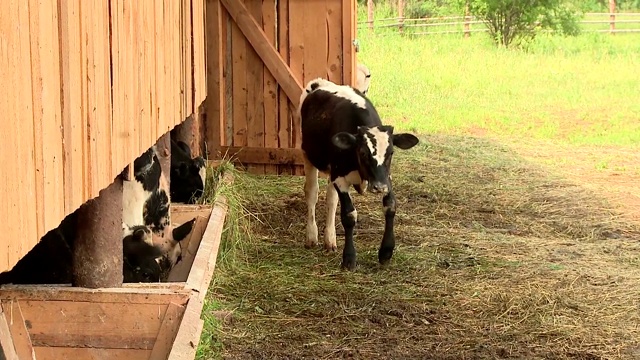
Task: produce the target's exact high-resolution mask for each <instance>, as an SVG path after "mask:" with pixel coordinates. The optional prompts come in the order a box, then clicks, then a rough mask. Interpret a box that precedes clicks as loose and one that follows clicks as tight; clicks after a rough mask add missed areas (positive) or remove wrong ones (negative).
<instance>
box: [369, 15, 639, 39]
mask: <svg viewBox="0 0 640 360" xmlns="http://www.w3.org/2000/svg"><path fill="white" fill-rule="evenodd" d="M370 18H371V19H372V20H367V21H360V22H358V28H361V29H366V28H368V29H369V30H372V31H373V30H374V29H376V30H378V29H390V30H398V31H401V32H403V33H407V34H411V35H441V34H463V35H464V36H469V35H470V34H471V33H475V32H487V31H488V30H487V28H486V27H485V25H484V23H483V22H482V21H481V20H478V19H476V18H475V17H473V16H440V17H432V18H419V19H411V18H404V17H402V16H398V17H391V18H382V19H374V18H373V15H370ZM578 23H579V25H580V28H581V30H582V31H583V32H600V33H611V34H614V33H640V13H587V14H585V18H584V19H582V20H580V21H579V22H578Z"/></svg>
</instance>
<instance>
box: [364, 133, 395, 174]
mask: <svg viewBox="0 0 640 360" xmlns="http://www.w3.org/2000/svg"><path fill="white" fill-rule="evenodd" d="M367 134H370V135H371V136H372V137H373V138H374V139H375V144H374V143H373V142H372V141H371V139H370V138H369V136H366V135H365V137H364V138H365V139H366V141H367V147H368V148H369V151H370V152H371V155H373V160H374V161H375V162H376V165H378V166H380V165H382V164H383V163H384V155H385V153H386V152H387V148H388V147H389V134H388V133H386V132H384V131H380V130H379V129H378V128H371V129H369V130H367Z"/></svg>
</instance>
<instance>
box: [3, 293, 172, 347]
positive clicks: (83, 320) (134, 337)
mask: <svg viewBox="0 0 640 360" xmlns="http://www.w3.org/2000/svg"><path fill="white" fill-rule="evenodd" d="M19 303H20V308H21V312H22V317H23V318H24V322H25V323H26V324H28V328H29V335H30V336H31V342H32V343H33V346H52V347H92V348H110V349H148V350H150V349H152V348H153V346H154V343H155V341H156V337H157V335H158V331H159V330H160V325H161V323H162V318H163V317H164V315H165V313H166V310H167V304H159V305H156V304H126V305H125V304H122V303H93V302H84V301H81V302H78V301H21V302H19ZM14 304H16V303H14ZM13 311H14V313H15V312H16V309H15V307H14V310H13ZM141 324H144V326H141Z"/></svg>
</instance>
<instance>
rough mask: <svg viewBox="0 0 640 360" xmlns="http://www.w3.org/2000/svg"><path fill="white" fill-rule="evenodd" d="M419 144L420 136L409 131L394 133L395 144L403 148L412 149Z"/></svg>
mask: <svg viewBox="0 0 640 360" xmlns="http://www.w3.org/2000/svg"><path fill="white" fill-rule="evenodd" d="M416 144H418V138H417V137H415V136H414V135H411V134H408V133H401V134H393V145H394V146H397V147H399V148H400V149H402V150H407V149H411V148H412V147H414V146H416Z"/></svg>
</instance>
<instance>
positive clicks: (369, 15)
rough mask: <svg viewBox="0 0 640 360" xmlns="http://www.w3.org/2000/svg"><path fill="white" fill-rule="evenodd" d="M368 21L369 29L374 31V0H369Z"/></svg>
mask: <svg viewBox="0 0 640 360" xmlns="http://www.w3.org/2000/svg"><path fill="white" fill-rule="evenodd" d="M367 22H368V23H369V31H373V0H367Z"/></svg>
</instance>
